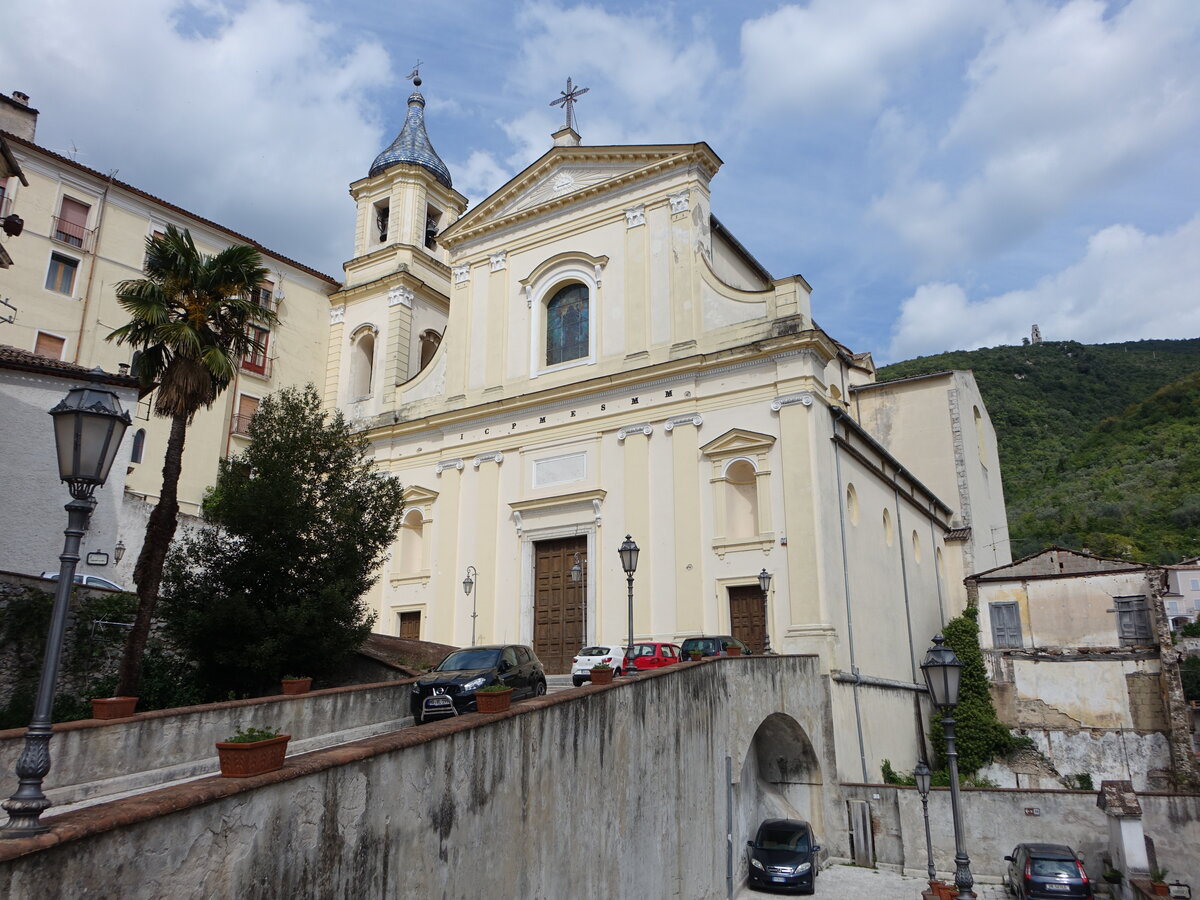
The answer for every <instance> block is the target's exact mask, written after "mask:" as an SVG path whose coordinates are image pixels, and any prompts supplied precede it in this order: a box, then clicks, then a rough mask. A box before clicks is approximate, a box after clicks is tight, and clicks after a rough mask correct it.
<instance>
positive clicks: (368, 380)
mask: <svg viewBox="0 0 1200 900" xmlns="http://www.w3.org/2000/svg"><path fill="white" fill-rule="evenodd" d="M352 340H353V346H352V347H351V349H350V397H351V399H353V400H357V399H359V398H361V397H369V396H371V384H372V382H373V376H374V374H375V332H374V330H371V329H363V330H362V331H361V332H360V333H359V334H358V335H357V336H356V337H355V338H353V339H352Z"/></svg>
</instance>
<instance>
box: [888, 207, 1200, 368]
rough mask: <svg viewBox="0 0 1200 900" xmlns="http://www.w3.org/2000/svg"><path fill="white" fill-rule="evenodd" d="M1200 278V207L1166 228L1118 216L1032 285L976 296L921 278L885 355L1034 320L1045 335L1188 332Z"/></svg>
mask: <svg viewBox="0 0 1200 900" xmlns="http://www.w3.org/2000/svg"><path fill="white" fill-rule="evenodd" d="M1197 285H1200V214H1197V215H1196V216H1194V217H1193V218H1192V219H1191V220H1190V221H1188V222H1186V223H1185V224H1184V225H1182V226H1180V227H1179V228H1178V229H1176V230H1174V231H1171V232H1168V233H1166V234H1161V235H1148V234H1145V233H1143V232H1142V231H1140V230H1138V229H1137V228H1133V227H1131V226H1129V225H1112V226H1110V227H1108V228H1105V229H1104V230H1102V231H1099V232H1097V233H1096V234H1094V235H1092V237H1091V239H1090V240H1089V241H1088V246H1087V250H1086V252H1085V253H1084V255H1083V257H1082V258H1081V259H1080V260H1078V261H1077V262H1076V263H1075V264H1073V265H1071V266H1069V267H1068V268H1066V269H1063V270H1062V271H1061V272H1057V273H1055V274H1053V275H1049V276H1046V277H1045V278H1042V279H1041V280H1039V281H1038V282H1037V283H1036V284H1035V285H1033V287H1031V288H1028V289H1025V290H1017V291H1010V292H1008V293H1005V294H999V295H997V296H993V297H986V298H984V299H981V300H972V299H970V298H969V297H968V296H967V293H966V291H964V290H963V288H962V287H960V286H959V285H958V284H946V283H930V284H924V285H922V286H921V287H919V288H917V290H916V292H915V293H914V294H913V295H912V296H911V297H909V298H908V299H907V300H905V301H904V303H903V304H902V306H901V311H900V316H899V319H898V320H897V322H896V325H895V326H894V328H893V332H892V342H891V346H890V348H889V351H888V356H889V358H890V359H908V358H910V357H913V356H921V355H925V354H929V353H938V352H941V351H943V350H948V349H960V350H968V349H974V348H976V347H988V346H995V345H997V344H1016V343H1018V342H1019V341H1020V339H1021V337H1022V336H1026V335H1028V334H1029V330H1030V327H1031V326H1032V325H1033V324H1034V323H1037V324H1038V325H1039V326H1040V327H1041V330H1042V336H1043V337H1044V338H1046V339H1047V340H1075V341H1080V342H1082V343H1107V342H1112V341H1125V340H1139V339H1142V338H1178V337H1190V336H1193V335H1196V334H1200V297H1198V296H1197V290H1198V289H1197Z"/></svg>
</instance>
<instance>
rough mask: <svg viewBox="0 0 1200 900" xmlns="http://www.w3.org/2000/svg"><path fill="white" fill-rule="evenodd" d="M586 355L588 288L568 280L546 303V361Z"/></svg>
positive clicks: (547, 362)
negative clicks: (569, 282) (568, 282)
mask: <svg viewBox="0 0 1200 900" xmlns="http://www.w3.org/2000/svg"><path fill="white" fill-rule="evenodd" d="M587 355H588V289H587V288H586V287H585V286H584V285H582V284H569V285H567V286H566V287H564V288H562V289H561V290H559V291H558V293H556V294H555V295H554V296H553V297H551V298H550V302H549V303H547V304H546V365H548V366H554V365H558V363H564V362H570V361H571V360H573V359H581V358H582V357H585V356H587Z"/></svg>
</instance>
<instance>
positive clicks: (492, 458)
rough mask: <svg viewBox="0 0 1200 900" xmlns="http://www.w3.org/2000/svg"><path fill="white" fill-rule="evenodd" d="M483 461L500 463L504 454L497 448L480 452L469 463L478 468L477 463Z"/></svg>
mask: <svg viewBox="0 0 1200 900" xmlns="http://www.w3.org/2000/svg"><path fill="white" fill-rule="evenodd" d="M485 462H494V463H495V464H496V465H500V463H502V462H504V454H503V453H501V452H500V451H499V450H493V451H492V452H491V453H480V454H479V455H478V456H477V457H475V460H474V461H473V462H472V463H471V465H473V466H474V467H475V468H476V469H478V468H479V464H480V463H485Z"/></svg>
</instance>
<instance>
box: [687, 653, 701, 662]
mask: <svg viewBox="0 0 1200 900" xmlns="http://www.w3.org/2000/svg"><path fill="white" fill-rule="evenodd" d="M688 656H689V657H690V658H691V660H692V662H700V660H702V659H704V654H703V653H689V654H688Z"/></svg>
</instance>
